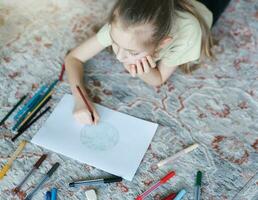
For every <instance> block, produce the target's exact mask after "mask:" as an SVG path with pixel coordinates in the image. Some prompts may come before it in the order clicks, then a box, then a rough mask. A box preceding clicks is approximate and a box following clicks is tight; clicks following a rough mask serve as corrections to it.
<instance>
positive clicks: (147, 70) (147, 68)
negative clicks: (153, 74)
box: [142, 58, 150, 73]
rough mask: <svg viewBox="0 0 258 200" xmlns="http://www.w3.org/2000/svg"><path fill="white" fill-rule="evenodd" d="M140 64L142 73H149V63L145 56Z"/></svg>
mask: <svg viewBox="0 0 258 200" xmlns="http://www.w3.org/2000/svg"><path fill="white" fill-rule="evenodd" d="M142 66H143V70H144V73H149V72H150V65H149V63H148V62H147V59H146V58H143V59H142Z"/></svg>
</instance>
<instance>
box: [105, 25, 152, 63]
mask: <svg viewBox="0 0 258 200" xmlns="http://www.w3.org/2000/svg"><path fill="white" fill-rule="evenodd" d="M151 32H152V30H151V26H150V25H142V26H138V27H131V28H127V29H125V28H123V27H122V26H121V25H120V24H119V22H117V23H112V25H111V31H110V37H111V39H112V48H113V51H114V53H115V54H116V57H117V59H118V60H119V61H120V62H122V63H124V64H136V61H137V60H140V59H141V58H143V57H145V56H147V55H151V56H152V55H153V54H154V52H155V46H154V45H146V43H147V41H148V40H149V38H150V37H151Z"/></svg>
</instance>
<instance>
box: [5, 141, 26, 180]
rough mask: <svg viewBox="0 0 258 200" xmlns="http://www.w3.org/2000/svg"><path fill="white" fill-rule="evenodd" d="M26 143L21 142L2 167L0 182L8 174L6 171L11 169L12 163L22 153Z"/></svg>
mask: <svg viewBox="0 0 258 200" xmlns="http://www.w3.org/2000/svg"><path fill="white" fill-rule="evenodd" d="M26 144H27V142H26V141H25V140H23V141H22V142H21V143H20V144H19V146H18V148H17V149H16V150H15V152H14V153H13V154H12V156H11V158H10V159H9V160H8V162H7V163H6V164H5V165H4V166H3V168H2V169H1V171H0V180H1V179H3V177H4V176H5V174H6V173H7V172H8V170H9V169H10V168H11V166H12V164H13V161H14V160H15V159H16V158H17V157H18V156H19V154H20V153H21V152H22V150H23V149H24V147H25V146H26Z"/></svg>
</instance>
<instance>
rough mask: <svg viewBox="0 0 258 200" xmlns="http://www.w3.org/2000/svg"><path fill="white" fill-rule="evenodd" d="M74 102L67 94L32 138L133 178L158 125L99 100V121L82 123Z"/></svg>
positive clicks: (77, 158)
mask: <svg viewBox="0 0 258 200" xmlns="http://www.w3.org/2000/svg"><path fill="white" fill-rule="evenodd" d="M73 105H74V101H73V97H72V96H71V95H69V94H66V95H64V97H63V98H62V100H61V101H60V103H59V104H58V105H57V107H56V108H55V109H54V111H53V112H52V114H51V115H50V117H49V118H48V119H47V121H46V123H45V124H44V125H43V126H42V127H41V129H40V130H39V131H38V133H37V134H36V135H35V136H34V137H33V139H32V142H33V143H35V144H37V145H40V146H42V147H45V148H47V149H49V150H52V151H55V152H57V153H60V154H63V155H65V156H68V157H70V158H73V159H75V160H78V161H80V162H82V163H86V164H88V165H91V166H94V167H96V168H99V169H101V170H104V171H106V172H109V173H111V174H114V175H117V176H121V177H123V178H124V179H127V180H129V181H131V180H132V179H133V177H134V174H135V172H136V171H137V168H138V167H139V165H140V162H141V160H142V158H143V156H144V154H145V152H146V150H147V148H148V146H149V144H150V142H151V140H152V138H153V136H154V134H155V132H156V129H157V127H158V125H157V124H155V123H152V122H148V121H145V120H141V119H138V118H135V117H132V116H129V115H126V114H123V113H120V112H117V111H114V110H111V109H108V108H105V107H103V106H101V105H97V104H95V106H96V109H97V111H98V113H99V115H100V118H101V120H100V123H99V124H98V125H96V126H94V125H92V126H88V125H82V124H80V123H79V122H77V121H76V120H75V119H74V117H73V115H72V111H73Z"/></svg>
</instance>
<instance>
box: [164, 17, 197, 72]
mask: <svg viewBox="0 0 258 200" xmlns="http://www.w3.org/2000/svg"><path fill="white" fill-rule="evenodd" d="M201 42H202V32H201V27H200V25H199V23H198V22H197V23H191V24H187V25H185V26H184V27H181V28H180V31H179V32H177V34H176V35H175V37H174V38H173V39H172V43H171V45H169V48H167V49H166V50H165V53H164V54H163V56H162V58H161V60H162V62H163V63H164V64H165V65H167V66H169V67H174V66H179V65H182V64H185V63H188V62H191V61H195V60H198V59H199V58H200V54H201Z"/></svg>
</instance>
